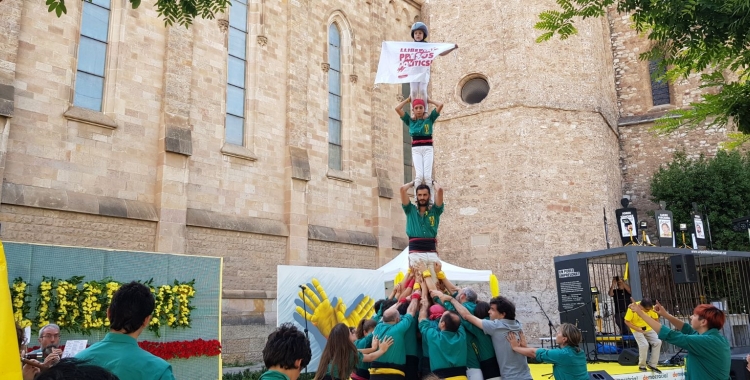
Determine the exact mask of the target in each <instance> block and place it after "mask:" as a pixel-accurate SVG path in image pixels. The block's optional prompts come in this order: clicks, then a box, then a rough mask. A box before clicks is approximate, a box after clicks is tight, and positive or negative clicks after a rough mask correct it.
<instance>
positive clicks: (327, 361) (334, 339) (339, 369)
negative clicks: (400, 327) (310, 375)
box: [314, 322, 393, 380]
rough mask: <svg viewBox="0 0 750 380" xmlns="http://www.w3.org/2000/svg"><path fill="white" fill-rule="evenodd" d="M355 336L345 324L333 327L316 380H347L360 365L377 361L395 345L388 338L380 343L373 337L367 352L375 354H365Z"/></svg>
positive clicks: (321, 358)
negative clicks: (359, 347) (356, 344)
mask: <svg viewBox="0 0 750 380" xmlns="http://www.w3.org/2000/svg"><path fill="white" fill-rule="evenodd" d="M365 323H366V322H365ZM363 329H364V324H363ZM373 329H374V327H373ZM355 334H356V333H352V332H351V331H350V330H349V327H348V326H347V325H345V324H343V323H339V324H337V325H336V326H334V327H333V329H332V330H331V332H330V334H329V335H328V343H326V347H325V348H324V349H323V353H322V354H321V355H320V363H319V364H318V371H317V372H316V373H315V379H314V380H346V379H348V378H349V375H350V374H351V373H352V372H354V370H355V369H356V368H357V367H358V366H359V365H360V364H362V363H369V362H372V361H374V360H376V359H377V358H379V357H380V356H381V355H383V354H384V353H385V352H386V351H388V348H389V347H390V346H391V344H393V338H390V337H387V338H385V339H383V341H382V342H379V341H378V339H377V337H373V338H372V348H371V349H369V350H365V351H373V352H369V353H366V354H365V353H362V352H360V351H359V350H358V349H357V347H356V346H355V345H354V342H355V341H356V340H357V335H355Z"/></svg>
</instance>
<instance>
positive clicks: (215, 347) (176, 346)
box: [29, 339, 221, 360]
mask: <svg viewBox="0 0 750 380" xmlns="http://www.w3.org/2000/svg"><path fill="white" fill-rule="evenodd" d="M138 346H140V347H141V348H142V349H144V350H146V351H148V352H150V353H151V354H153V355H154V356H158V357H160V358H162V359H164V360H170V359H174V358H180V359H189V358H193V357H196V356H218V355H219V354H221V343H220V342H219V341H218V340H216V339H213V340H203V339H196V340H183V341H176V342H149V341H143V342H138ZM38 348H39V346H36V347H29V352H31V351H33V350H36V349H38ZM58 348H60V349H61V350H64V349H65V346H60V347H58Z"/></svg>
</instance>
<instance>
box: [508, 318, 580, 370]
mask: <svg viewBox="0 0 750 380" xmlns="http://www.w3.org/2000/svg"><path fill="white" fill-rule="evenodd" d="M507 339H508V342H509V343H510V346H511V347H512V348H513V351H515V352H518V353H519V354H521V355H525V356H528V357H530V358H536V360H537V361H538V362H540V363H552V375H554V378H555V379H556V380H588V379H589V372H588V370H587V369H586V354H585V353H584V352H583V350H581V349H580V348H579V347H578V345H579V344H581V330H578V328H577V327H575V326H574V325H572V324H570V323H563V324H562V325H560V328H559V329H558V331H557V336H556V337H555V342H556V343H557V345H558V347H559V348H551V349H547V348H533V347H528V346H527V345H526V337H525V336H524V334H523V331H521V332H519V333H518V336H517V335H516V333H514V332H509V333H508V337H507Z"/></svg>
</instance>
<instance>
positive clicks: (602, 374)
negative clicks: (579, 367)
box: [589, 371, 615, 380]
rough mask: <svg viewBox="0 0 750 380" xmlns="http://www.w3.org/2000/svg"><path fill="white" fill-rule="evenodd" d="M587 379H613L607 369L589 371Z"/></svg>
mask: <svg viewBox="0 0 750 380" xmlns="http://www.w3.org/2000/svg"><path fill="white" fill-rule="evenodd" d="M589 380H615V378H614V377H612V376H611V375H610V374H608V373H607V371H594V372H589Z"/></svg>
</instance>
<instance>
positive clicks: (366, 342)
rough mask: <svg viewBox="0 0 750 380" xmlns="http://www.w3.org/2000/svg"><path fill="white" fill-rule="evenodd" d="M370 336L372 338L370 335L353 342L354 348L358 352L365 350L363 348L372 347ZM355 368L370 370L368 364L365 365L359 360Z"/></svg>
mask: <svg viewBox="0 0 750 380" xmlns="http://www.w3.org/2000/svg"><path fill="white" fill-rule="evenodd" d="M372 336H373V335H372V333H370V334H369V335H367V336H365V337H364V338H362V339H357V340H355V341H354V346H356V347H357V349H358V350H361V349H365V348H371V347H372ZM357 368H362V369H368V368H370V363H365V362H363V361H361V360H360V362H359V363H357Z"/></svg>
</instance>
